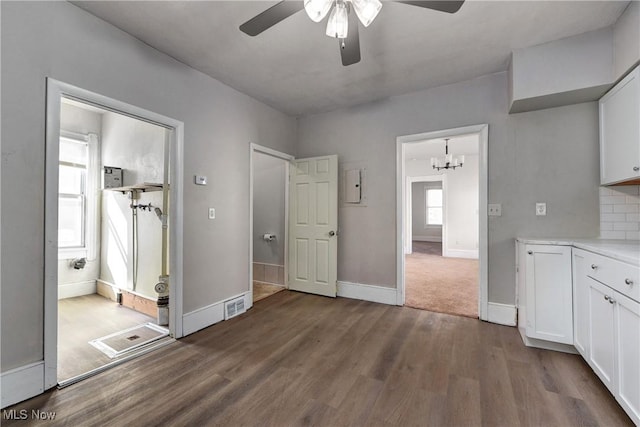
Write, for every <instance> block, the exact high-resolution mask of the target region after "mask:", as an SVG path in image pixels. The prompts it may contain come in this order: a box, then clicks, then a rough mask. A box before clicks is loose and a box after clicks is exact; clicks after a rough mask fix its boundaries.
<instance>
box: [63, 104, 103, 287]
mask: <svg viewBox="0 0 640 427" xmlns="http://www.w3.org/2000/svg"><path fill="white" fill-rule="evenodd" d="M60 129H61V130H66V131H69V132H76V133H81V134H85V135H86V134H88V133H95V134H96V135H98V136H100V132H101V129H102V115H101V114H100V113H97V112H93V111H88V110H85V109H82V108H78V107H76V106H74V105H69V104H66V103H62V105H61V106H60ZM99 139H100V138H98V140H99ZM96 244H97V245H100V238H99V236H98V239H97V243H96ZM96 252H97V254H96V259H95V260H87V263H86V265H85V267H84V268H83V269H81V270H76V269H74V268H73V267H72V266H71V265H70V264H69V260H68V259H60V260H58V286H61V285H69V284H72V283H80V282H88V281H95V280H96V279H97V278H98V276H99V275H100V251H96Z"/></svg>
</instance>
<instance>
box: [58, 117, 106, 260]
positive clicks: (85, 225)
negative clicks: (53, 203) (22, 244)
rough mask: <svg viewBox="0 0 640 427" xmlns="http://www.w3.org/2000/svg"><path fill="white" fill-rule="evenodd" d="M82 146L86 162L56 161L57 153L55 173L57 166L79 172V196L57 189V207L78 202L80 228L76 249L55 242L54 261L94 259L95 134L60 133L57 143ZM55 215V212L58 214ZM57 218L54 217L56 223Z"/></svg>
mask: <svg viewBox="0 0 640 427" xmlns="http://www.w3.org/2000/svg"><path fill="white" fill-rule="evenodd" d="M63 140H64V141H67V142H72V143H77V144H83V145H84V146H85V147H86V150H87V151H86V154H87V156H86V162H85V163H84V164H83V163H75V162H69V161H64V160H60V155H59V154H58V174H59V173H60V167H61V166H66V167H72V168H77V169H80V170H82V171H83V173H82V178H81V183H80V191H81V192H80V193H61V192H60V189H59V188H58V198H57V200H58V206H60V201H61V200H62V199H78V198H80V199H81V204H82V225H81V231H80V233H81V245H80V246H60V240H59V239H58V259H72V258H90V259H94V258H95V254H96V244H97V242H96V240H97V239H96V236H95V233H96V231H97V223H95V222H96V221H97V218H95V212H96V209H97V206H96V203H97V195H96V192H97V189H98V182H97V179H96V176H97V173H98V171H97V170H95V169H96V168H97V166H98V145H97V141H98V139H97V135H95V134H77V133H74V132H67V131H63V130H61V131H60V138H59V144H60V143H61V142H62V141H63ZM58 212H59V211H58ZM59 223H60V219H59V218H58V224H59ZM59 232H60V225H58V233H59Z"/></svg>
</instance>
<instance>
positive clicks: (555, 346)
mask: <svg viewBox="0 0 640 427" xmlns="http://www.w3.org/2000/svg"><path fill="white" fill-rule="evenodd" d="M518 332H520V336H521V337H522V342H523V343H524V345H526V346H527V347H533V348H541V349H543V350H553V351H561V352H563V353H569V354H580V353H578V350H576V348H575V347H574V346H572V345H569V344H561V343H557V342H552V341H545V340H539V339H536V338H529V337H528V336H526V335H525V333H524V328H518Z"/></svg>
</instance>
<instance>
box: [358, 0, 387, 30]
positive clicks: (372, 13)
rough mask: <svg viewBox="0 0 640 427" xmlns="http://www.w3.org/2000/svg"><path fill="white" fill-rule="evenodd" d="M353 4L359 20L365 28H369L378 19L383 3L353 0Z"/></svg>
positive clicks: (377, 0)
mask: <svg viewBox="0 0 640 427" xmlns="http://www.w3.org/2000/svg"><path fill="white" fill-rule="evenodd" d="M351 4H353V8H354V9H355V10H356V15H358V19H359V20H360V22H362V25H364V26H365V27H368V26H369V24H371V23H372V22H373V20H374V19H376V16H378V13H380V9H382V3H381V2H380V1H379V0H351Z"/></svg>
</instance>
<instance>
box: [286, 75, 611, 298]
mask: <svg viewBox="0 0 640 427" xmlns="http://www.w3.org/2000/svg"><path fill="white" fill-rule="evenodd" d="M507 86H508V85H507V74H506V73H498V74H493V75H490V76H485V77H481V78H478V79H474V80H470V81H465V82H461V83H457V84H453V85H448V86H441V87H437V88H433V89H429V90H425V91H420V92H414V93H411V94H407V95H401V96H396V97H391V98H388V99H385V100H381V101H378V102H374V103H369V104H365V105H360V106H357V107H353V108H345V109H341V110H337V111H333V112H329V113H325V114H318V115H313V116H309V117H304V118H302V119H300V121H299V135H300V136H299V138H300V141H299V145H298V155H299V156H300V157H305V156H314V155H324V154H338V155H339V156H340V160H341V161H342V162H349V161H360V162H364V163H366V164H367V165H368V170H367V172H368V175H367V177H368V207H363V208H359V209H350V210H348V209H342V210H340V217H339V222H340V239H339V243H338V253H339V258H338V280H342V281H349V282H354V283H364V284H379V285H383V286H388V287H395V286H396V278H395V274H396V263H395V260H396V255H395V249H396V238H397V236H396V233H395V224H396V217H395V213H396V212H395V211H396V189H395V173H396V167H395V162H396V137H397V136H400V135H412V134H419V133H424V132H430V131H437V130H442V129H451V128H456V127H461V126H466V125H473V124H482V123H487V124H488V125H489V143H488V150H489V183H488V185H489V195H488V199H489V203H502V216H501V217H491V218H490V220H489V242H488V245H489V254H488V256H489V260H488V261H489V301H491V302H496V303H503V304H514V302H515V285H514V277H515V267H514V266H515V256H514V249H513V248H514V243H513V242H514V238H515V237H516V236H518V235H521V234H522V235H534V236H542V235H564V236H572V237H585V236H595V235H597V234H598V222H599V214H598V204H599V201H598V191H597V188H598V183H599V172H598V170H599V167H598V125H597V123H598V109H597V104H596V103H594V102H591V103H585V104H578V105H572V106H566V107H560V108H553V109H548V110H542V111H536V112H530V113H521V114H516V115H512V116H510V115H508V114H507V110H508V95H507ZM345 141H348V144H347V143H345ZM536 201H546V202H547V203H548V211H549V213H548V215H547V216H546V217H536V216H535V212H534V206H535V202H536ZM371 230H375V231H376V232H375V233H371ZM363 248H367V250H366V251H364V250H362V249H363Z"/></svg>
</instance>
